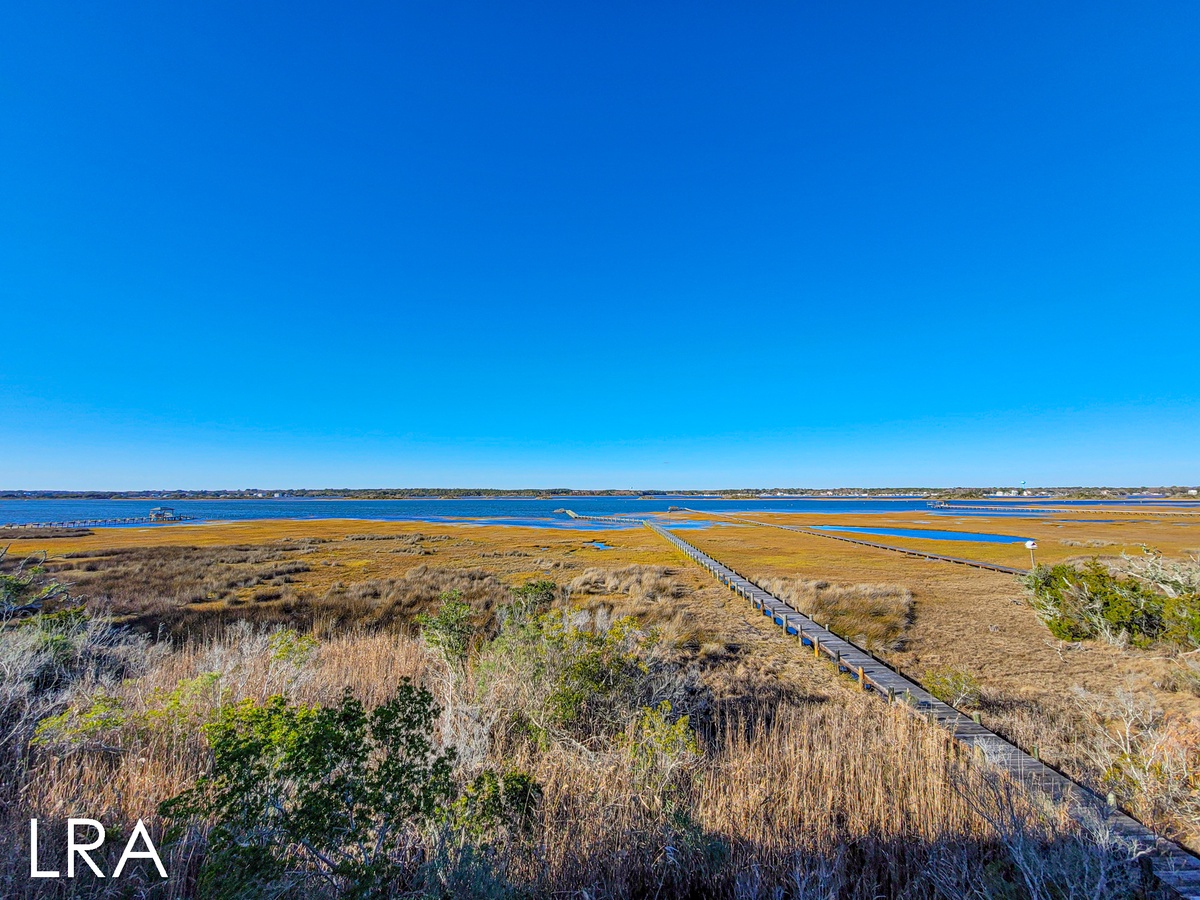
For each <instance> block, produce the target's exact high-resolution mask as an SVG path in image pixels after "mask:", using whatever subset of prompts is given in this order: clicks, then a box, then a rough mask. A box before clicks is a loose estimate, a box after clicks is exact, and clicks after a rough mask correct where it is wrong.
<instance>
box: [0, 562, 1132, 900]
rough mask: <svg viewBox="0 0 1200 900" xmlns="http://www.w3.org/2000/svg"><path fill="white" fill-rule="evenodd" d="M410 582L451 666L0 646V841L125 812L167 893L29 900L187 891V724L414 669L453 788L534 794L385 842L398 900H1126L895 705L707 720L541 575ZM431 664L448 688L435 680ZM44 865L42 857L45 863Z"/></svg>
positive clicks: (1063, 829)
mask: <svg viewBox="0 0 1200 900" xmlns="http://www.w3.org/2000/svg"><path fill="white" fill-rule="evenodd" d="M456 577H457V579H458V580H457V581H456V580H455V578H456ZM662 578H669V576H668V574H667V572H666V571H662V572H658V573H654V574H650V573H646V572H638V573H636V577H635V576H634V575H629V574H627V575H626V576H622V577H617V578H615V579H614V580H613V581H612V583H613V584H616V585H618V587H619V586H620V585H622V584H627V585H629V587H619V589H620V590H622V591H625V592H630V593H632V592H633V591H636V590H648V591H655V590H659V589H660V588H658V587H656V585H657V583H658V582H657V580H656V579H662ZM406 580H407V579H406ZM411 580H412V581H413V582H414V585H415V586H418V587H419V590H418V591H417V593H418V594H419V593H421V592H422V591H425V590H433V589H438V590H439V594H443V593H445V591H446V589H447V588H446V585H448V584H459V585H461V588H463V589H475V590H476V591H477V596H476V598H475V600H476V601H477V603H478V605H476V603H472V604H470V605H468V610H471V611H476V610H477V611H478V612H479V613H480V615H481V618H480V619H479V620H478V621H476V620H470V619H463V620H459V619H457V618H455V619H453V622H455V623H459V622H460V621H461V622H468V621H469V622H471V624H472V625H473V626H474V627H478V628H480V629H483V630H484V638H485V639H482V640H479V641H470V642H465V643H463V644H462V646H463V647H467V648H473V649H469V650H466V651H464V652H465V653H466V658H465V659H458V660H456V661H452V660H450V659H449V658H448V657H447V654H446V652H445V648H446V647H447V646H449V645H447V644H444V643H439V642H437V641H430V640H423V639H419V638H415V637H408V636H405V635H396V634H388V633H386V632H385V631H382V630H378V629H376V630H373V631H362V630H352V631H348V632H344V633H341V634H337V635H334V636H330V637H326V638H324V639H317V638H315V637H313V636H312V635H310V634H306V633H300V632H297V631H294V630H290V629H269V628H262V627H257V626H253V625H250V624H246V623H243V624H240V625H237V626H235V627H230V628H227V629H226V630H225V631H224V632H223V633H221V634H219V635H212V636H208V637H205V638H196V639H190V640H185V641H183V642H182V643H178V644H175V645H172V644H169V643H166V642H164V643H158V644H155V643H153V642H152V641H150V640H149V639H147V638H144V637H131V636H129V635H128V634H125V633H122V632H119V631H114V630H113V629H112V628H111V627H110V625H109V624H108V623H106V622H104V621H100V620H95V619H87V618H86V617H77V618H76V619H75V621H74V622H73V623H72V624H70V625H69V630H68V631H67V632H66V634H67V637H68V645H69V647H70V648H73V649H72V650H71V652H72V653H74V654H75V655H74V656H72V657H69V658H70V659H77V660H82V661H85V662H86V664H72V665H66V666H60V667H59V668H58V669H54V670H53V673H54V676H53V677H52V678H50V679H48V680H47V679H46V678H43V677H41V676H40V675H39V674H38V673H39V672H42V671H44V667H45V665H47V664H48V662H52V661H55V660H60V659H68V656H67V655H66V651H62V653H60V652H59V651H58V650H55V649H54V647H55V646H56V645H55V644H54V642H51V643H49V644H47V643H46V642H45V641H40V642H39V641H34V642H33V644H32V647H33V649H32V651H31V649H30V646H31V645H30V644H29V643H28V641H29V639H28V638H27V635H30V634H35V631H34V629H40V630H41V631H42V632H44V633H50V632H48V631H47V629H48V628H52V627H55V626H53V624H52V623H53V622H54V621H56V620H49V619H45V618H42V619H40V620H39V622H38V623H36V624H33V625H29V626H21V627H9V628H7V629H5V630H3V631H0V660H3V661H7V662H6V663H5V664H6V665H8V666H9V668H8V669H7V670H6V671H8V672H9V673H10V674H11V676H12V678H13V679H14V680H15V681H16V682H18V683H19V684H21V685H23V686H24V687H23V690H24V692H25V693H24V694H18V695H17V696H16V699H15V700H14V701H13V702H12V704H11V706H12V707H13V709H15V710H16V711H17V712H16V714H15V718H14V719H13V721H15V722H19V723H20V722H23V723H24V724H23V725H22V726H21V728H20V730H19V732H14V734H15V739H14V741H13V743H12V745H11V747H10V753H12V754H14V755H15V757H17V758H19V759H20V760H21V765H18V766H6V767H5V769H4V770H3V774H0V779H3V785H4V791H3V793H2V794H0V796H2V797H3V802H4V807H3V814H4V818H5V822H4V825H5V833H6V834H9V835H17V834H22V833H25V830H26V829H27V826H28V819H29V817H30V816H38V817H39V819H41V820H42V821H43V823H44V826H45V834H46V835H47V836H52V835H55V834H59V835H61V825H62V822H63V820H64V819H65V818H66V817H67V816H68V815H73V814H74V815H79V814H81V813H86V814H87V815H89V816H93V817H96V818H100V819H102V820H104V821H105V822H106V823H111V824H113V825H120V826H121V827H124V828H125V829H128V828H129V826H130V825H131V824H132V823H133V822H134V821H136V819H138V818H144V819H146V820H147V821H148V822H149V823H150V824H151V828H152V832H153V834H154V837H155V840H156V842H157V843H158V844H159V846H160V847H162V848H164V850H165V853H166V854H167V859H166V862H167V866H168V870H169V871H171V872H172V873H175V874H174V877H172V878H171V879H169V880H168V882H167V883H166V884H165V885H162V884H158V883H157V879H155V878H147V879H146V880H145V881H143V882H139V881H137V878H136V877H135V878H134V880H133V881H128V880H124V879H123V880H122V882H121V883H119V884H118V883H116V882H113V881H111V880H110V881H106V882H98V881H90V882H89V881H87V880H86V879H83V880H76V882H75V883H74V884H73V885H70V886H69V887H68V886H64V885H57V886H50V888H51V890H59V891H60V893H61V894H63V895H65V894H66V893H67V892H68V891H69V892H71V893H73V895H74V896H81V897H99V896H104V895H105V891H106V890H107V891H123V892H126V893H128V894H132V895H156V896H163V897H172V896H196V890H195V882H194V880H192V879H193V876H194V875H195V874H196V873H197V872H198V871H199V869H200V867H201V866H202V863H203V860H204V855H205V837H204V835H205V832H206V829H207V827H208V825H209V824H210V823H206V822H202V821H201V822H197V823H195V830H194V831H191V832H190V833H188V834H185V835H184V836H183V839H181V840H179V841H175V840H168V839H167V837H166V835H165V834H164V832H163V822H162V820H160V819H159V818H158V816H157V813H156V810H157V807H158V804H159V802H160V801H163V800H166V799H168V798H170V797H173V796H175V795H177V794H179V793H180V792H182V791H184V790H186V789H187V788H188V787H190V786H191V785H193V784H195V783H196V781H197V779H198V778H199V777H201V776H202V775H205V774H207V773H208V772H209V771H210V767H211V765H212V755H211V748H210V745H209V743H208V738H207V736H206V731H205V727H206V726H207V725H209V724H210V723H212V722H214V721H215V720H216V719H217V718H218V717H219V716H220V715H222V713H223V711H227V710H229V709H230V708H231V706H232V705H233V704H236V703H238V702H239V701H244V700H246V701H249V705H248V706H247V707H245V708H247V709H250V710H252V709H254V708H256V707H260V706H263V705H265V704H268V703H270V702H276V703H286V704H288V705H289V706H290V707H293V708H299V707H301V706H303V705H318V706H322V707H331V706H334V705H336V704H337V703H338V702H339V698H340V697H341V695H342V691H343V690H344V689H345V688H349V689H350V691H351V693H352V694H353V695H354V696H355V697H357V698H358V700H360V701H361V702H362V703H363V704H364V705H365V706H366V707H367V708H368V709H374V708H377V707H379V706H380V705H381V704H383V703H384V702H385V701H386V700H387V699H389V698H390V697H392V696H393V695H394V694H395V692H396V691H397V689H398V687H399V685H400V684H401V681H402V679H404V678H412V679H413V681H414V682H415V683H417V684H423V685H426V686H429V687H431V688H433V689H434V690H435V692H437V693H439V694H440V693H443V692H446V696H445V700H446V706H445V709H444V710H443V715H442V717H441V719H440V722H439V727H438V729H437V732H436V733H435V734H433V735H432V737H433V739H434V740H435V742H436V743H437V745H438V746H439V747H443V748H449V747H450V746H454V747H456V748H457V749H459V750H460V755H459V767H458V770H457V771H456V773H455V779H456V782H457V784H459V785H460V789H461V791H462V792H463V793H462V796H463V797H465V798H467V799H468V800H470V797H471V796H472V795H471V793H470V786H471V785H472V784H479V783H480V782H479V781H478V779H477V778H475V776H476V773H479V772H481V771H482V770H485V769H487V768H491V769H495V770H497V771H511V770H514V769H515V770H521V771H523V772H525V773H527V774H528V776H529V778H530V779H531V783H533V784H536V786H537V794H538V796H540V798H541V800H540V802H539V803H538V804H537V805H536V808H534V809H533V810H532V820H531V823H530V828H529V830H528V831H520V832H517V831H511V832H506V833H505V835H504V836H503V839H495V838H492V837H485V836H482V835H483V834H484V832H483V830H479V831H476V830H473V829H472V828H471V827H467V826H462V827H458V826H457V825H455V826H454V827H451V824H443V825H441V826H438V827H435V828H430V829H426V830H422V831H414V832H413V833H412V842H411V843H410V844H409V845H408V846H407V847H406V850H405V852H406V854H407V855H408V857H409V858H411V859H412V860H415V861H416V862H415V863H414V865H418V864H419V866H420V867H421V871H422V873H423V875H422V879H423V880H422V881H421V882H420V883H421V884H423V885H425V886H426V887H423V888H421V893H420V896H426V897H439V898H459V897H461V898H464V900H465V898H468V897H480V896H487V897H496V898H508V897H512V898H516V897H561V896H579V897H583V896H588V897H606V898H634V897H650V896H657V897H663V898H666V897H729V898H747V900H752V898H760V897H761V898H764V900H765V898H772V900H774V898H782V897H791V898H808V897H814V898H815V897H822V898H827V897H838V898H851V900H858V898H862V900H867V898H871V900H874V898H876V897H880V896H903V897H907V898H914V900H920V898H929V900H933V898H934V897H940V898H958V897H962V898H964V900H965V898H968V897H971V898H992V897H994V898H996V900H1000V898H1005V900H1013V898H1029V900H1033V898H1037V900H1042V898H1043V897H1046V898H1049V897H1056V898H1057V897H1063V898H1066V897H1075V896H1091V897H1098V898H1107V897H1112V898H1116V897H1132V896H1134V894H1133V893H1132V891H1133V890H1134V889H1135V888H1136V885H1134V884H1133V882H1132V881H1130V879H1131V878H1133V876H1134V875H1135V874H1136V872H1137V870H1136V869H1135V868H1131V867H1130V866H1129V865H1128V864H1127V859H1128V853H1127V851H1126V850H1125V848H1122V847H1120V846H1118V845H1115V844H1113V843H1111V842H1107V841H1106V840H1105V839H1104V836H1103V835H1102V834H1097V833H1092V832H1088V831H1087V830H1086V829H1084V830H1080V828H1078V827H1077V826H1075V825H1074V824H1072V823H1071V822H1069V821H1067V820H1066V819H1064V818H1063V817H1062V815H1061V812H1060V811H1058V810H1055V809H1046V808H1043V807H1041V806H1039V805H1038V804H1037V803H1036V802H1035V801H1033V800H1032V799H1031V798H1030V797H1028V796H1027V795H1026V794H1025V793H1024V792H1023V791H1021V790H1019V789H1017V788H1015V787H1014V786H1011V785H1008V784H1006V783H1005V782H1004V781H1003V778H1002V777H1001V776H999V775H995V774H993V773H990V772H987V771H984V770H982V769H980V768H978V767H977V766H976V765H975V764H974V763H973V761H972V760H970V759H966V758H964V757H963V756H962V755H961V754H960V752H959V751H958V750H957V749H956V748H955V746H954V745H953V743H952V742H951V740H950V738H949V736H948V735H947V734H946V733H945V732H944V731H942V730H940V729H938V728H937V727H935V726H932V725H929V724H928V723H926V722H924V721H923V720H920V719H916V718H914V717H911V716H909V715H908V714H906V713H905V712H903V711H901V710H899V709H895V708H889V707H887V706H885V705H882V704H879V703H877V702H873V701H871V700H870V699H869V698H864V697H862V696H861V695H859V694H857V693H855V692H851V691H846V692H844V693H839V694H837V696H836V697H835V699H834V700H831V701H827V702H802V701H798V700H790V699H788V698H786V697H784V698H782V699H781V700H779V701H777V702H761V703H757V704H755V703H746V704H743V705H741V706H740V707H734V708H723V707H718V706H714V705H713V704H711V703H709V702H708V697H707V693H706V688H705V685H704V684H703V683H702V681H699V680H697V678H698V676H697V673H696V671H695V670H694V669H693V668H691V667H689V666H688V665H686V664H684V663H683V662H681V661H680V660H679V659H678V658H677V657H676V656H675V655H674V654H672V653H668V652H666V651H665V649H664V647H663V644H662V642H661V640H658V639H657V637H656V635H655V633H654V631H653V630H646V629H643V628H641V627H639V626H638V624H637V623H636V622H634V621H632V620H629V619H620V618H614V617H612V616H611V615H610V614H608V613H606V612H598V611H597V610H587V609H571V608H566V607H563V606H561V597H558V596H556V595H555V594H554V592H553V591H551V590H549V589H543V587H544V585H539V587H538V588H537V590H534V591H530V592H527V593H526V594H521V593H520V592H511V591H507V589H505V593H500V591H499V589H497V588H496V586H495V585H493V584H492V583H491V582H490V581H488V578H487V577H481V576H480V575H479V574H478V573H474V574H472V573H466V574H462V573H460V574H459V575H458V576H452V575H450V574H448V573H436V572H430V571H428V570H427V571H424V572H420V573H416V574H415V575H414V576H413V578H412V579H411ZM592 583H594V584H599V583H600V582H599V580H598V579H595V580H593V582H592ZM603 583H604V584H605V585H606V586H607V585H608V584H609V582H608V581H607V580H605V581H604V582H603ZM410 587H412V586H411V585H410ZM451 590H454V588H451ZM385 597H386V592H381V593H380V596H379V597H377V598H366V599H375V600H384V599H385ZM462 597H463V598H464V599H460V600H452V601H448V600H439V601H438V602H439V603H442V604H443V605H444V604H445V603H448V602H456V603H463V602H465V597H466V595H465V593H464V594H463V595H462ZM489 600H490V602H492V603H493V604H497V603H500V602H501V601H505V602H504V613H503V614H502V615H494V613H495V609H494V608H492V609H491V610H490V611H491V612H492V613H493V615H494V619H495V621H496V622H497V623H498V625H497V626H495V627H498V628H499V634H498V636H497V637H495V638H494V639H487V636H488V635H490V634H491V633H492V632H490V631H488V630H487V629H488V626H486V625H485V624H483V620H482V614H483V613H484V611H485V608H484V607H485V605H486V604H487V602H489ZM439 614H440V612H439ZM436 620H437V619H436V617H428V618H426V619H425V621H426V622H427V623H433V622H435V621H436ZM64 627H66V626H64ZM454 646H455V647H457V646H459V645H458V644H455V645H454ZM114 648H115V649H114ZM31 652H32V653H34V655H35V656H36V655H37V654H43V656H39V657H38V660H39V661H38V662H37V664H36V665H35V664H31V663H28V662H25V663H22V662H20V661H21V660H24V659H25V658H26V657H27V656H28V655H29V654H30V653H31ZM46 653H49V654H50V656H45V655H44V654H46ZM56 654H58V655H56ZM110 659H111V660H114V662H104V663H103V664H101V663H99V662H96V661H97V660H110ZM452 662H453V664H454V665H455V666H456V667H457V669H456V672H457V674H456V675H455V677H450V678H447V677H446V672H447V666H448V665H450V664H451V663H452ZM18 663H19V665H18ZM56 664H57V663H56ZM763 687H764V688H765V687H766V685H763ZM6 688H7V685H6ZM272 697H280V698H282V699H281V700H279V701H271V698H272ZM38 704H40V705H38ZM10 758H12V757H10ZM472 779H475V780H474V781H473V780H472ZM483 798H485V795H484V794H478V795H476V800H477V801H478V802H479V803H482V802H483ZM469 805H470V804H469V803H468V806H469ZM485 811H486V810H485ZM452 821H457V820H447V822H448V823H452ZM50 840H51V841H52V842H53V841H54V840H56V839H55V838H53V837H51V838H50ZM22 849H23V848H22V847H20V846H16V845H14V844H12V843H10V844H7V845H4V846H3V847H2V848H0V851H2V853H3V858H2V859H0V894H2V895H3V896H6V897H9V896H11V897H22V896H28V897H32V896H46V889H47V887H48V886H47V885H46V884H44V883H39V884H36V891H35V887H33V886H31V884H32V883H31V882H30V880H29V879H28V877H27V873H28V858H27V857H26V856H24V855H23V853H22V852H21V851H22ZM62 850H63V848H62V847H61V846H58V845H55V844H53V843H52V845H51V846H48V847H46V853H47V856H48V857H49V856H50V855H51V854H56V853H57V854H58V855H59V856H60V857H61V854H62ZM117 852H119V848H116V849H112V850H111V854H112V855H113V856H115V855H116V853H117ZM97 855H98V856H99V855H100V854H97ZM113 862H114V860H113V859H111V858H106V860H105V862H104V863H102V865H103V866H104V867H105V868H106V870H111V867H112V864H113ZM414 883H415V882H414ZM264 887H267V888H269V887H270V885H264ZM337 893H338V892H337V891H336V890H334V889H333V888H322V889H320V890H315V892H313V891H310V892H309V893H307V894H305V896H336V895H337ZM280 896H300V895H299V894H297V893H296V892H295V891H292V892H290V893H289V892H286V891H285V892H283V893H281V894H280Z"/></svg>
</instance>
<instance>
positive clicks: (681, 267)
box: [0, 0, 1200, 489]
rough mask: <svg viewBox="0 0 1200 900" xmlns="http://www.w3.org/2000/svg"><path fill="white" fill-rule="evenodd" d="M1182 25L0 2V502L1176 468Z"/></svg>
mask: <svg viewBox="0 0 1200 900" xmlns="http://www.w3.org/2000/svg"><path fill="white" fill-rule="evenodd" d="M1197 47H1200V5H1197V4H1196V3H1193V2H1176V3H1170V2H1167V3H1157V4H1150V5H1146V4H1136V5H1135V4H1127V3H1122V4H1118V3H1097V2H1087V3H1069V4H1068V3H1054V4H1047V3H1044V2H1039V3H1008V4H975V3H950V2H946V3H938V4H930V3H905V4H888V3H878V2H872V3H854V2H845V3H841V2H839V3H826V4H799V3H780V4H765V3H764V4H745V3H711V2H709V3H649V4H647V3H628V4H622V3H612V2H607V3H592V4H584V3H549V2H547V3H540V4H515V3H513V4H496V3H478V2H477V3H470V4H463V3H455V2H410V3H396V2H381V3H326V4H312V3H302V2H294V0H293V2H288V3H275V4H268V3H244V2H240V3H219V2H207V3H150V2H146V3H142V4H133V3H120V2H116V3H102V4H80V3H71V4H61V3H54V2H38V3H27V4H17V3H10V4H8V5H7V7H6V8H5V10H4V12H3V14H2V17H0V309H2V311H3V323H4V341H3V346H2V349H0V487H3V488H108V489H123V488H145V487H162V488H170V487H183V488H194V487H238V486H249V485H255V486H264V487H266V486H270V487H290V486H309V487H320V486H408V485H494V486H501V487H504V486H523V485H571V486H578V487H631V486H638V487H678V486H693V487H719V486H732V485H772V486H774V485H816V486H825V485H842V484H845V485H884V484H931V485H939V484H988V485H990V484H1015V483H1018V482H1020V481H1021V480H1028V481H1029V483H1030V484H1080V483H1084V484H1087V483H1122V484H1130V483H1132V484H1143V483H1151V484H1157V483H1195V482H1198V481H1200V372H1198V368H1197V356H1198V355H1200V354H1198V353H1197V340H1198V338H1200V53H1198V52H1197Z"/></svg>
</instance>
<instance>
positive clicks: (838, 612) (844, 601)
mask: <svg viewBox="0 0 1200 900" xmlns="http://www.w3.org/2000/svg"><path fill="white" fill-rule="evenodd" d="M754 582H755V584H757V585H758V586H759V587H761V588H762V589H763V590H765V591H769V592H770V593H772V594H774V595H775V596H777V597H779V598H780V599H781V600H785V601H787V603H788V604H789V605H791V606H792V607H794V608H795V609H798V610H799V611H800V612H802V613H804V614H805V615H806V616H808V617H809V618H810V619H813V620H814V621H815V622H817V623H818V624H820V625H822V626H824V627H826V628H829V629H830V630H831V631H833V632H835V633H836V634H839V635H842V636H843V637H846V638H849V639H850V640H852V641H854V642H855V643H856V644H858V645H860V646H862V647H865V648H866V649H868V650H899V649H901V648H902V647H903V644H904V632H905V629H907V628H908V626H909V625H910V624H911V622H912V607H913V596H912V591H910V590H908V589H907V588H903V587H899V586H897V585H891V584H831V583H830V582H828V581H819V580H814V579H808V578H763V577H759V578H756V579H754Z"/></svg>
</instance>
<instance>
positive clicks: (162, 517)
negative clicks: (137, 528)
mask: <svg viewBox="0 0 1200 900" xmlns="http://www.w3.org/2000/svg"><path fill="white" fill-rule="evenodd" d="M174 518H175V510H173V509H172V508H171V507H169V506H156V507H154V509H152V510H150V521H151V522H169V521H170V520H171V519H174Z"/></svg>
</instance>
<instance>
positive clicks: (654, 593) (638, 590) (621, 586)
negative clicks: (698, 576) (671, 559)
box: [567, 566, 689, 601]
mask: <svg viewBox="0 0 1200 900" xmlns="http://www.w3.org/2000/svg"><path fill="white" fill-rule="evenodd" d="M675 574H677V572H676V570H674V569H669V568H667V567H666V566H626V567H625V568H623V569H600V568H595V567H591V568H588V569H584V571H583V574H582V575H579V576H578V577H577V578H575V579H574V580H572V581H571V583H570V584H569V585H567V588H568V590H569V592H570V593H571V594H628V595H629V596H630V597H632V598H633V599H634V600H646V601H656V600H664V599H666V600H677V599H679V598H680V597H683V596H686V595H687V593H688V591H689V589H688V586H687V585H686V584H684V583H683V582H681V581H679V580H678V579H676V578H673V577H672V576H673V575H675Z"/></svg>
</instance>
